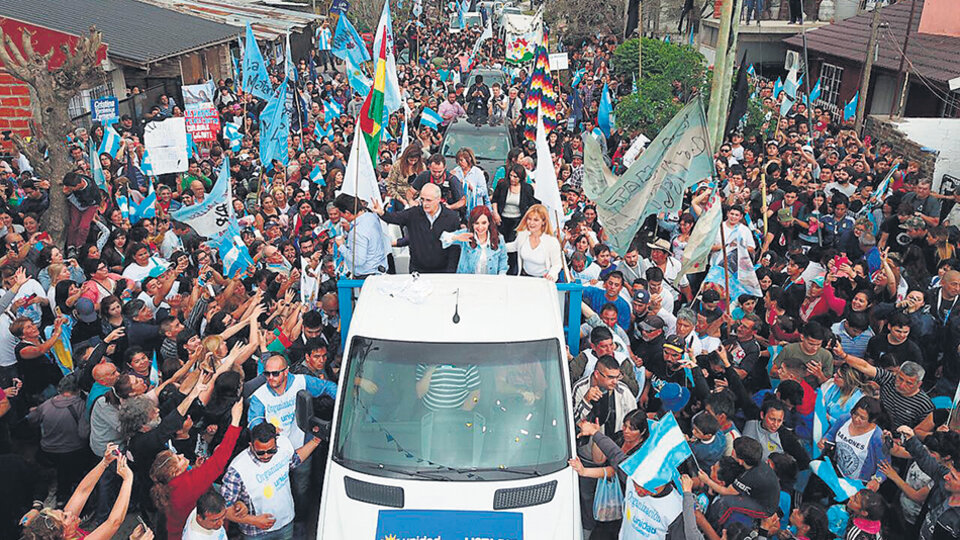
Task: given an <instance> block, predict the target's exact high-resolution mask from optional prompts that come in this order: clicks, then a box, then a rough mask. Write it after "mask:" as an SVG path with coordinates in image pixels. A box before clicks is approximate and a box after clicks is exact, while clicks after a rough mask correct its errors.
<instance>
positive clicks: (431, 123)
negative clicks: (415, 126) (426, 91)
mask: <svg viewBox="0 0 960 540" xmlns="http://www.w3.org/2000/svg"><path fill="white" fill-rule="evenodd" d="M441 122H443V117H442V116H440V114H439V113H438V112H437V111H435V110H433V109H431V108H429V107H425V108H424V109H423V112H422V113H420V125H421V126H427V127H430V128H433V129H435V130H436V129H438V128H439V127H440V123H441Z"/></svg>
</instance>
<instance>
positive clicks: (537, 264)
mask: <svg viewBox="0 0 960 540" xmlns="http://www.w3.org/2000/svg"><path fill="white" fill-rule="evenodd" d="M507 251H508V252H514V251H515V252H516V253H517V261H518V266H519V269H520V275H521V276H535V277H543V278H546V279H549V280H550V281H556V280H557V277H559V275H560V271H561V270H562V269H563V252H562V250H561V249H560V242H559V241H558V240H557V239H556V237H555V236H553V227H552V226H551V225H550V215H549V214H548V213H547V208H546V207H545V206H543V205H542V204H535V205H533V206H531V207H530V209H529V210H527V213H526V214H524V215H523V218H521V219H520V224H519V225H518V226H517V239H516V240H514V241H513V242H510V243H508V244H507Z"/></svg>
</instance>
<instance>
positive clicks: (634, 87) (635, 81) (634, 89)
mask: <svg viewBox="0 0 960 540" xmlns="http://www.w3.org/2000/svg"><path fill="white" fill-rule="evenodd" d="M630 90H631V91H632V92H633V93H634V94H636V93H637V76H636V75H634V76H633V87H631V89H630Z"/></svg>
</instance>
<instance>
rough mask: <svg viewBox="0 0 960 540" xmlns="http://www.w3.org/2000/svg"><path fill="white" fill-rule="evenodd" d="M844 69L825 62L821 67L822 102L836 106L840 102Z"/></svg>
mask: <svg viewBox="0 0 960 540" xmlns="http://www.w3.org/2000/svg"><path fill="white" fill-rule="evenodd" d="M842 80H843V68H842V67H840V66H835V65H833V64H827V63H826V62H824V63H823V64H821V66H820V100H821V101H824V102H826V103H829V104H831V105H836V104H837V103H838V102H839V100H840V82H841V81H842Z"/></svg>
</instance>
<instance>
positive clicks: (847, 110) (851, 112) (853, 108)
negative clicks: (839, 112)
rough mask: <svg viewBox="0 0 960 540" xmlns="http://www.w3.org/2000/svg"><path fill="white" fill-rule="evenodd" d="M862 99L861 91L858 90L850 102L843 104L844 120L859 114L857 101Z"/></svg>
mask: <svg viewBox="0 0 960 540" xmlns="http://www.w3.org/2000/svg"><path fill="white" fill-rule="evenodd" d="M859 101H860V91H859V90H857V93H856V94H854V95H853V98H852V99H851V100H850V102H849V103H847V104H846V105H844V106H843V121H844V122H846V121H847V120H849V119H851V118H853V117H855V116H857V102H859Z"/></svg>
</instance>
